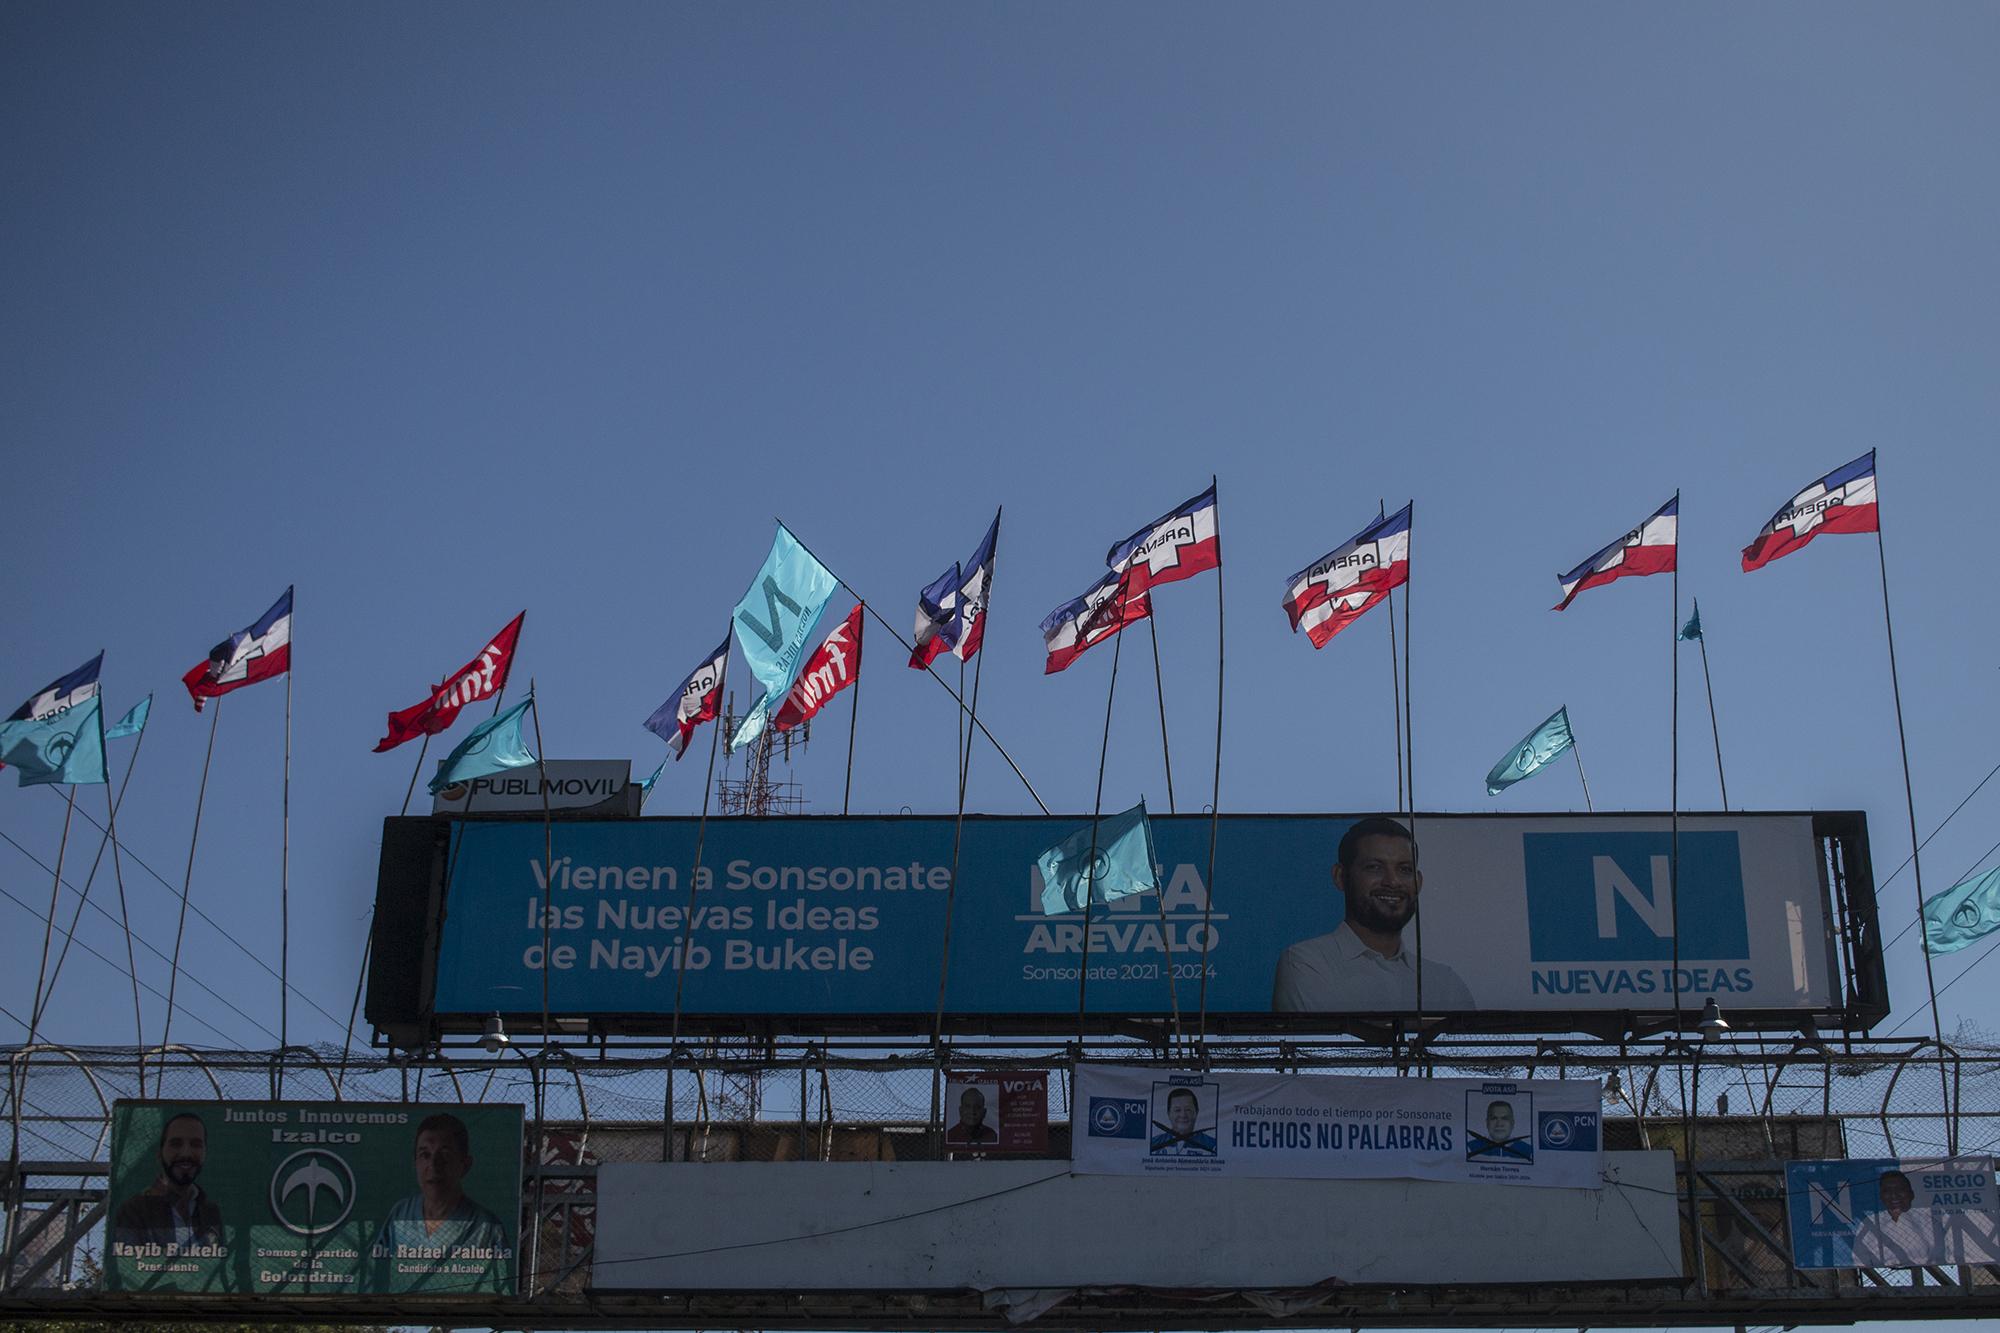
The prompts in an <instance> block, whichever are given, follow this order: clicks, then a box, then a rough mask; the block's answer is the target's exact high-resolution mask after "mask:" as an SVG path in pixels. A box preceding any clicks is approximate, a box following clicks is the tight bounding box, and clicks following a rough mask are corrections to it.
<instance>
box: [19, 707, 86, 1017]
mask: <svg viewBox="0 0 2000 1333" xmlns="http://www.w3.org/2000/svg"><path fill="white" fill-rule="evenodd" d="M98 708H99V711H100V716H101V714H102V709H103V704H101V703H100V704H99V705H98ZM74 814H76V784H75V783H74V782H72V783H70V784H69V803H68V804H67V805H66V806H64V808H63V827H62V841H61V842H59V843H57V844H56V878H55V883H54V884H52V885H50V886H49V915H48V920H47V921H45V922H44V923H43V925H42V958H41V961H40V962H38V963H36V964H35V1002H34V1003H33V1004H32V1005H30V1006H29V1008H28V1042H27V1044H28V1045H30V1046H33V1045H34V1044H35V1030H36V1028H37V1027H39V1026H40V1024H41V1019H42V975H43V973H45V972H47V971H48V966H49V942H50V941H51V940H52V939H54V937H55V933H56V902H57V900H58V899H59V898H60V897H61V896H62V868H63V855H64V854H65V853H66V852H68V851H69V823H70V818H71V816H73V815H74ZM78 910H79V911H81V910H82V909H81V908H79V909H78Z"/></svg>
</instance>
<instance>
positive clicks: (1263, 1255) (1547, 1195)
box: [591, 1151, 1682, 1327]
mask: <svg viewBox="0 0 2000 1333" xmlns="http://www.w3.org/2000/svg"><path fill="white" fill-rule="evenodd" d="M1605 1157H1606V1161H1605V1170H1606V1175H1607V1176H1608V1177H1609V1182H1608V1183H1606V1184H1604V1185H1602V1186H1601V1187H1599V1188H1597V1189H1528V1188H1525V1187H1522V1186H1516V1185H1495V1184H1491V1183H1489V1182H1486V1181H1477V1182H1468V1181H1459V1182H1445V1181H1433V1180H1334V1181H1327V1180H1256V1179H1242V1178H1235V1177H1221V1178H1216V1177H1202V1178H1199V1179H1192V1180H1190V1179H1185V1178H1183V1179H1178V1180H1166V1179H1161V1178H1158V1177H1153V1176H1144V1177H1121V1176H1082V1175H1072V1174H1070V1170H1069V1163H1067V1162H1028V1161H1013V1162H1004V1161H981V1162H893V1163H891V1162H729V1163H694V1162H669V1163H658V1162H607V1163H605V1164H604V1165H603V1166H602V1167H600V1168H599V1169H598V1175H597V1201H598V1202H597V1207H598V1227H597V1250H596V1253H595V1255H594V1261H595V1267H594V1268H593V1270H592V1273H591V1284H592V1286H593V1288H594V1289H595V1290H597V1291H599V1292H607V1291H667V1292H674V1293H677V1294H678V1293H682V1292H688V1291H754V1292H760V1293H763V1292H770V1291H772V1290H773V1288H774V1286H778V1285H779V1284H778V1283H777V1282H776V1281H775V1280H774V1275H782V1277H783V1281H782V1286H781V1288H780V1290H781V1291H783V1292H819V1291H938V1290H958V1289H965V1288H970V1289H972V1290H975V1291H981V1292H986V1293H988V1294H989V1298H990V1299H992V1300H994V1301H995V1302H996V1303H1002V1304H1011V1303H1012V1302H1013V1301H1016V1300H1032V1299H1033V1298H1034V1297H1035V1296H1036V1295H1038V1294H1039V1293H1041V1292H1045V1291H1049V1290H1051V1289H1054V1290H1057V1291H1065V1290H1068V1289H1072V1288H1077V1287H1085V1288H1103V1287H1126V1286H1131V1287H1156V1288H1168V1289H1171V1290H1174V1291H1189V1290H1212V1291H1231V1292H1235V1291H1243V1290H1253V1291H1255V1290H1270V1289H1274V1288H1277V1289H1290V1288H1298V1289H1307V1288H1319V1287H1321V1286H1322V1284H1324V1285H1326V1286H1331V1285H1333V1284H1336V1283H1343V1282H1346V1283H1382V1284H1393V1285H1396V1286H1411V1287H1413V1286H1437V1285H1443V1284H1449V1283H1475V1282H1476V1283H1488V1282H1492V1283H1509V1284H1517V1285H1525V1284H1530V1283H1538V1282H1549V1283H1552V1282H1596V1281H1603V1282H1641V1281H1660V1280H1671V1281H1679V1280H1681V1277H1682V1274H1681V1268H1680V1255H1681V1247H1680V1243H1679V1239H1678V1236H1679V1230H1680V1223H1679V1214H1678V1208H1677V1200H1676V1197H1675V1192H1674V1166H1673V1155H1672V1154H1671V1153H1668V1152H1664V1151H1659V1152H1614V1153H1607V1154H1605ZM1614 1195H1615V1196H1616V1197H1613V1196H1614ZM1197 1318H1199V1314H1197ZM1236 1318H1237V1319H1238V1320H1239V1322H1240V1316H1238V1317H1236ZM1218 1322H1225V1323H1226V1322H1227V1321H1226V1320H1219V1321H1218ZM1070 1326H1074V1321H1071V1324H1070ZM1088 1326H1090V1327H1098V1326H1099V1325H1088Z"/></svg>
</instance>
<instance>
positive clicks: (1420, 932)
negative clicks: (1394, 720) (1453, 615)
mask: <svg viewBox="0 0 2000 1333" xmlns="http://www.w3.org/2000/svg"><path fill="white" fill-rule="evenodd" d="M1408 564H1409V572H1408V573H1406V574H1405V575H1404V576H1403V756H1404V759H1405V760H1406V761H1407V762H1406V763H1405V766H1404V769H1403V772H1404V773H1405V774H1406V775H1407V777H1408V780H1409V786H1408V787H1406V788H1405V789H1404V793H1403V794H1404V795H1405V796H1406V797H1407V798H1408V800H1407V803H1406V805H1405V809H1406V810H1407V811H1408V813H1409V816H1410V853H1411V860H1412V861H1413V862H1416V863H1417V864H1421V862H1420V861H1419V860H1418V857H1419V856H1420V855H1421V853H1420V852H1419V850H1418V844H1417V733H1416V721H1415V712H1416V696H1417V684H1416V682H1415V681H1414V680H1412V679H1411V678H1410V644H1411V642H1412V640H1414V639H1415V638H1416V635H1415V634H1414V633H1412V632H1411V629H1410V601H1411V595H1412V594H1413V593H1414V592H1415V590H1416V586H1417V502H1416V501H1415V500H1412V501H1410V549H1409V556H1408ZM1416 919H1417V1035H1418V1036H1419V1037H1420V1038H1421V1037H1422V1035H1423V1025H1424V911H1423V908H1422V907H1421V906H1419V907H1418V908H1417V912H1416ZM1424 1074H1425V1076H1426V1077H1428V1076H1429V1075H1430V1062H1429V1061H1425V1062H1424Z"/></svg>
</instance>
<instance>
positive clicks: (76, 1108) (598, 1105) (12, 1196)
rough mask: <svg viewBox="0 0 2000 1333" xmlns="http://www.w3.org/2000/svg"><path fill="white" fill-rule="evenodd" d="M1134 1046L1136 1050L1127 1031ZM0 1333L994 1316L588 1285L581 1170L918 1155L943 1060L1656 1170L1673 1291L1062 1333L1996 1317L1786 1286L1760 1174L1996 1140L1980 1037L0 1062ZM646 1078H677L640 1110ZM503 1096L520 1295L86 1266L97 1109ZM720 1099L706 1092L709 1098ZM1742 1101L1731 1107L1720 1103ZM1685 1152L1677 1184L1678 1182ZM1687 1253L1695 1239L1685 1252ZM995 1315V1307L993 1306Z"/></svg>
mask: <svg viewBox="0 0 2000 1333" xmlns="http://www.w3.org/2000/svg"><path fill="white" fill-rule="evenodd" d="M1149 1035H1151V1034H1149ZM0 1056H4V1057H5V1060H6V1065H5V1074H4V1084H0V1115H4V1129H5V1132H6V1133H7V1134H8V1136H9V1148H8V1156H7V1161H6V1163H5V1166H4V1168H0V1199H4V1205H5V1228H4V1235H3V1236H0V1319H5V1318H57V1319H79V1318H92V1319H109V1320H142V1319H143V1320H160V1319H176V1320H193V1321H240V1320H244V1319H249V1318H254V1319H257V1320H269V1321H273V1322H285V1321H314V1322H375V1323H411V1322H424V1323H430V1324H437V1325H463V1326H486V1327H496V1326H497V1327H517V1328H518V1327H543V1328H607V1329H609V1328H718V1327H720V1328H739V1329H742V1328H769V1329H781V1328H782V1329H805V1330H829V1329H878V1328H879V1329H904V1328H908V1329H912V1330H917V1329H957V1328H966V1329H972V1328H979V1329H994V1328H1004V1327H1007V1326H1008V1325H1009V1322H1010V1321H1009V1319H1008V1317H1007V1313H1006V1312H1005V1311H1004V1310H1003V1309H1001V1308H999V1307H998V1306H997V1304H995V1303H994V1302H992V1301H991V1300H990V1299H989V1298H988V1297H987V1296H983V1295H982V1294H981V1293H978V1292H967V1291H927V1292H926V1291H904V1292H871V1293H824V1292H806V1291H789V1290H785V1289H784V1288H783V1287H782V1281H781V1279H782V1275H774V1285H773V1289H772V1290H771V1291H769V1292H757V1293H742V1292H676V1293H665V1294H653V1295H635V1294H632V1293H627V1292H608V1291H607V1292H598V1291H594V1290H592V1288H591V1283H590V1261H591V1251H592V1246H593V1241H594V1235H595V1212H596V1210H595V1204H596V1193H595V1185H596V1174H597V1169H598V1166H599V1165H600V1164H601V1163H603V1162H607V1161H659V1160H661V1159H662V1157H663V1156H664V1157H666V1158H668V1159H670V1160H709V1161H715V1160H733V1159H773V1158H775V1159H781V1160H835V1159H839V1160H852V1159H854V1158H856V1157H864V1158H878V1157H885V1156H886V1157H894V1158H896V1159H898V1160H924V1159H927V1158H936V1157H939V1156H942V1155H943V1147H942V1138H943V1130H944V1123H943V1120H944V1117H943V1116H942V1114H941V1113H940V1100H941V1099H940V1098H939V1096H938V1090H939V1088H940V1087H941V1085H942V1082H943V1080H944V1079H945V1078H946V1077H947V1076H948V1075H949V1074H950V1073H951V1072H952V1071H954V1070H971V1069H980V1070H991V1069H1004V1068H1008V1067H1015V1068H1037V1069H1049V1070H1052V1071H1053V1072H1054V1079H1053V1083H1054V1087H1053V1088H1052V1095H1051V1104H1052V1110H1053V1114H1054V1116H1055V1118H1056V1120H1057V1122H1058V1123H1057V1124H1055V1125H1052V1127H1051V1129H1052V1138H1053V1139H1055V1140H1056V1141H1057V1142H1058V1143H1060V1142H1062V1141H1063V1139H1062V1136H1063V1134H1064V1133H1065V1132H1066V1126H1065V1125H1064V1124H1063V1123H1061V1121H1062V1115H1063V1110H1064V1107H1065V1106H1066V1104H1067V1093H1068V1084H1069V1079H1070V1076H1071V1074H1072V1073H1073V1071H1074V1070H1075V1068H1076V1067H1077V1065H1078V1064H1079V1063H1081V1062H1085V1061H1116V1062H1120V1063H1127V1064H1131V1063H1149V1062H1160V1063H1173V1064H1179V1065H1183V1066H1186V1065H1194V1066H1199V1067H1205V1068H1209V1069H1217V1070H1274V1071H1294V1072H1295V1071H1318V1072H1327V1073H1350V1074H1372V1075H1399V1076H1405V1077H1427V1076H1436V1077H1481V1078H1526V1077H1572V1078H1575V1077H1586V1078H1587V1077H1595V1078H1600V1079H1603V1080H1605V1081H1606V1085H1607V1086H1606V1109H1607V1112H1608V1113H1609V1115H1610V1117H1611V1118H1610V1119H1609V1121H1608V1123H1607V1126H1606V1129H1607V1140H1608V1142H1609V1143H1610V1146H1613V1147H1654V1148H1664V1149H1671V1150H1672V1151H1673V1152H1674V1153H1675V1154H1676V1157H1677V1159H1678V1160H1679V1162H1680V1163H1681V1166H1680V1171H1679V1177H1678V1178H1679V1181H1680V1188H1681V1195H1682V1202H1683V1208H1682V1218H1683V1222H1682V1242H1683V1261H1684V1262H1683V1271H1684V1277H1683V1280H1682V1281H1680V1282H1678V1283H1672V1282H1669V1283H1660V1284H1648V1285H1640V1286H1632V1285H1611V1286H1607V1285H1602V1284H1599V1285H1579V1286H1569V1287H1551V1286H1540V1287H1504V1288H1502V1287H1492V1286H1480V1287H1466V1286H1456V1287H1417V1288H1385V1287H1364V1286H1326V1287H1319V1288H1311V1289H1305V1290H1296V1291H1264V1290H1259V1291H1214V1290H1201V1291H1166V1290H1158V1289H1146V1290H1137V1289H1115V1288H1105V1289H1094V1288H1086V1289H1080V1290H1077V1291H1073V1292H1069V1293H1067V1294H1063V1295H1061V1296H1060V1298H1059V1299H1057V1301H1056V1303H1055V1304H1054V1305H1053V1306H1051V1307H1050V1308H1048V1309H1046V1310H1044V1311H1042V1312H1041V1313H1039V1314H1038V1315H1037V1316H1036V1317H1035V1318H1034V1320H1033V1323H1034V1324H1035V1325H1036V1326H1040V1327H1049V1328H1077V1329H1085V1328H1089V1329H1134V1330H1137V1329H1183V1328H1252V1327H1272V1328H1276V1327H1300V1328H1325V1327H1332V1326H1342V1325H1347V1326H1355V1327H1358V1326H1361V1325H1364V1324H1365V1325H1376V1326H1383V1327H1447V1326H1457V1327H1505V1326H1517V1325H1524V1324H1542V1325H1550V1326H1566V1327H1582V1326H1593V1325H1594V1326H1606V1327H1614V1326H1618V1327H1622V1326H1645V1325H1651V1326H1661V1325H1682V1326H1698V1325H1730V1324H1735V1325H1748V1324H1771V1323H1775V1324H1817V1323H1851V1322H1854V1321H1856V1320H1862V1319H1940V1318H1970V1317H1982V1318H1991V1317H1995V1316H2000V1270H1996V1269H1994V1268H1990V1267H1986V1266H1978V1267H1961V1268H1949V1269H1946V1268H1937V1269H1921V1270H1884V1271H1875V1270H1869V1269H1856V1270H1842V1271H1837V1272H1808V1271H1802V1270H1799V1269H1796V1268H1794V1267H1793V1266H1792V1264H1791V1256H1790V1247H1789V1242H1788V1238H1787V1230H1786V1228H1787V1217H1786V1211H1785V1209H1784V1207H1783V1197H1782V1194H1783V1180H1784V1164H1785V1162H1786V1161H1787V1160H1796V1159H1799V1158H1812V1157H1838V1156H1842V1155H1846V1156H1852V1157H1870V1156H1909V1157H1926V1156H1936V1157H1942V1156H1952V1155H1962V1156H1990V1155H1991V1154H1992V1153H1993V1152H1994V1150H1995V1147H1996V1145H2000V1047H1995V1046H1990V1045H1980V1044H1972V1043H1960V1044H1958V1045H1957V1046H1953V1045H1949V1044H1947V1045H1945V1046H1942V1047H1940V1046H1939V1045H1938V1044H1937V1043H1935V1042H1933V1041H1930V1040H1906V1041H1896V1040H1880V1041H1878V1040H1869V1039H1850V1038H1845V1037H1842V1038H1833V1039H1828V1040H1826V1041H1822V1040H1821V1039H1820V1038H1819V1037H1817V1036H1816V1035H1813V1034H1811V1033H1807V1034H1804V1035H1800V1036H1797V1037H1786V1038H1784V1039H1780V1040H1775V1041H1774V1040H1771V1039H1770V1038H1768V1037H1764V1036H1757V1035H1745V1036H1737V1037H1733V1038H1726V1039H1720V1040H1715V1041H1704V1042H1688V1041H1683V1040H1680V1039H1675V1038H1669V1039H1664V1040H1651V1041H1644V1042H1640V1041H1634V1042H1629V1043H1605V1042H1598V1041H1554V1040H1549V1039H1541V1040H1529V1039H1512V1040H1471V1039H1465V1038H1458V1037H1453V1038H1450V1039H1446V1038H1443V1037H1436V1038H1433V1039H1431V1040H1428V1041H1426V1040H1423V1039H1422V1036H1421V1034H1412V1033H1399V1034H1392V1036H1391V1040H1390V1041H1388V1042H1387V1043H1386V1044H1368V1043H1363V1042H1360V1041H1328V1042H1300V1041H1277V1040H1271V1041H1261V1042H1260V1041H1237V1040H1232V1041H1229V1042H1225V1043H1213V1042H1212V1043H1207V1044H1199V1045H1195V1046H1192V1047H1186V1048H1180V1049H1173V1048H1172V1043H1170V1042H1168V1041H1166V1040H1164V1039H1161V1038H1158V1037H1157V1036H1156V1035H1155V1036H1153V1039H1150V1040H1142V1041H1126V1042H1120V1041H1114V1040H1095V1041H1091V1042H1089V1043H1075V1042H1072V1043H1067V1044H1054V1043H1047V1042H1041V1043H1036V1042H1018V1043H1007V1044H1004V1045H1003V1044H1000V1043H997V1042H989V1043H981V1044H959V1045H954V1046H945V1047H936V1048H932V1047H928V1046H921V1045H912V1044H910V1043H907V1042H903V1043H898V1042H893V1041H877V1042H867V1041H843V1042H789V1043H788V1042H778V1041H763V1042H755V1041H748V1042H739V1043H730V1044H727V1045H724V1044H719V1043H709V1042H704V1043H700V1044H684V1045H683V1046H682V1047H681V1048H680V1049H679V1050H678V1051H677V1052H670V1051H668V1050H665V1049H663V1048H661V1047H659V1046H649V1045H647V1044H644V1043H610V1042H604V1041H601V1040H599V1041H594V1042H592V1041H585V1040H577V1041H575V1042H574V1043H572V1044H557V1045H550V1046H547V1047H544V1048H540V1049H537V1050H535V1051H532V1052H530V1051H526V1050H522V1049H519V1048H515V1049H509V1050H504V1051H502V1052H500V1053H498V1054H493V1055H489V1054H487V1053H485V1052H482V1051H479V1050H478V1049H476V1048H463V1049H438V1050H433V1051H430V1052H426V1053H422V1054H417V1055H409V1056H404V1057H398V1058H393V1059H383V1058H379V1057H374V1056H370V1057H367V1058H354V1057H352V1056H343V1054H342V1053H341V1052H339V1051H335V1050H328V1049H311V1048H291V1049H287V1050H284V1051H267V1052H243V1051H204V1050H197V1049H194V1048H191V1047H185V1046H174V1047H166V1048H145V1049H134V1048H129V1047H120V1048H87V1049H86V1048H69V1047H61V1046H52V1045H40V1046H35V1047H17V1048H11V1049H0ZM670 1070H671V1071H672V1073H673V1074H674V1075H675V1076H676V1079H675V1082H674V1083H673V1084H672V1085H671V1086H672V1087H673V1088H674V1091H673V1094H672V1099H671V1103H669V1102H668V1100H667V1091H666V1090H667V1088H668V1087H669V1086H670V1085H669V1072H670ZM281 1087H282V1089H283V1093H282V1095H283V1096H286V1097H289V1098H293V1099H307V1100H309V1099H316V1098H317V1099H328V1100H348V1101H357V1102H401V1103H421V1102H475V1103H476V1102H486V1101H495V1102H519V1103H523V1104H526V1105H529V1106H531V1107H532V1106H535V1105H540V1106H542V1107H543V1108H544V1111H543V1121H542V1123H535V1122H534V1120H533V1118H532V1112H531V1120H530V1125H529V1134H530V1140H531V1141H530V1145H529V1146H530V1148H531V1149H533V1151H531V1152H530V1154H529V1156H528V1158H527V1162H528V1165H527V1166H526V1167H525V1169H524V1179H523V1191H522V1197H523V1213H524V1216H523V1227H522V1232H521V1255H522V1268H523V1279H522V1289H521V1292H520V1294H519V1295H517V1296H510V1297H504V1298H500V1297H491V1296H472V1297H451V1296H425V1295H406V1296H397V1297H393V1298H387V1297H384V1298H372V1299H371V1298H358V1297H285V1296H255V1297H250V1296H239V1297H226V1296H146V1295H137V1294H126V1293H108V1292H104V1291H102V1290H99V1289H98V1287H97V1284H96V1283H95V1281H94V1280H93V1278H92V1274H93V1272H94V1267H93V1263H94V1258H95V1256H96V1255H97V1254H98V1253H100V1252H101V1245H102V1238H103V1223H104V1218H105V1212H106V1186H107V1175H108V1160H107V1159H108V1148H109V1143H108V1139H109V1122H110V1108H111V1104H112V1102H113V1101H114V1100H116V1099H118V1098H122V1097H134V1096H139V1095H142V1093H143V1095H148V1096H166V1097H175V1098H186V1099H189V1100H238V1101H243V1100H264V1099H276V1098H277V1097H279V1096H280V1095H281V1094H280V1088H281ZM724 1089H728V1090H729V1092H728V1093H727V1094H724V1093H723V1092H722V1090H724ZM1739 1097H1740V1098H1741V1100H1740V1101H1738V1100H1737V1098H1739ZM1690 1148H1692V1150H1693V1151H1692V1154H1691V1155H1692V1157H1693V1160H1694V1162H1695V1169H1694V1170H1693V1171H1692V1172H1689V1171H1688V1169H1687V1167H1686V1162H1687V1159H1688V1158H1689V1156H1690V1153H1689V1149H1690ZM1697 1237H1699V1243H1698V1244H1697V1240H1696V1238H1697ZM1014 1317H1015V1318H1016V1319H1018V1318H1019V1317H1020V1311H1019V1310H1016V1311H1015V1312H1014Z"/></svg>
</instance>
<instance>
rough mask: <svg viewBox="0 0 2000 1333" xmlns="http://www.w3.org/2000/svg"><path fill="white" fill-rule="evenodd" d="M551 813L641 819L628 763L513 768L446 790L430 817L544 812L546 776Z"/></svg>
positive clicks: (587, 761)
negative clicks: (595, 813)
mask: <svg viewBox="0 0 2000 1333" xmlns="http://www.w3.org/2000/svg"><path fill="white" fill-rule="evenodd" d="M544 772H546V774H547V777H548V782H547V791H548V808H549V809H551V810H562V811H566V812H569V813H575V812H576V811H579V810H591V811H598V812H601V813H604V814H637V813H639V806H638V801H637V796H636V793H637V789H636V788H633V787H632V763H631V761H630V760H629V759H551V760H549V761H548V762H547V763H546V764H545V765H541V766H535V765H530V766H528V767H526V768H510V769H508V770H507V771H506V772H504V773H494V774H491V775H490V776H487V777H483V778H475V779H473V780H472V781H471V782H459V783H454V784H453V785H451V786H449V787H446V788H445V789H444V790H443V791H441V792H439V793H438V794H437V795H436V796H434V797H432V798H431V813H432V814H436V815H446V814H450V815H456V814H465V813H471V814H475V815H477V814H508V813H513V812H516V811H521V812H533V813H534V814H537V815H539V814H540V813H541V812H542V792H543V785H544V784H543V781H542V779H543V774H544Z"/></svg>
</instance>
